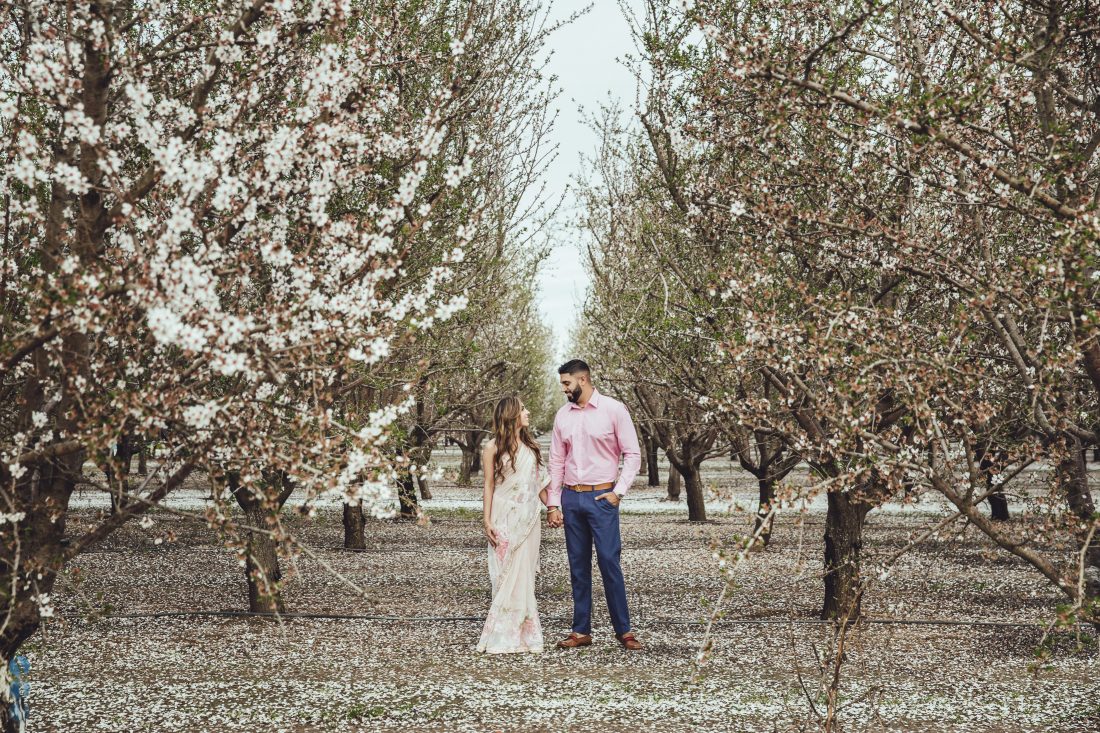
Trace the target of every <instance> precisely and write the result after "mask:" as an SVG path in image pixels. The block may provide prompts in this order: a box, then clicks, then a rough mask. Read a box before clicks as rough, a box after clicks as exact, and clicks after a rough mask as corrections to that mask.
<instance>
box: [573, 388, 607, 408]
mask: <svg viewBox="0 0 1100 733" xmlns="http://www.w3.org/2000/svg"><path fill="white" fill-rule="evenodd" d="M589 405H591V406H592V409H594V410H595V409H597V408H599V406H600V390H598V389H596V388H595V387H593V388H592V394H591V395H589V396H588V402H586V403H585V404H584V407H581V406H580V405H578V404H577V403H576V402H570V403H569V406H570V407H572V408H573V409H574V410H583V409H585V408H586V407H588V406H589Z"/></svg>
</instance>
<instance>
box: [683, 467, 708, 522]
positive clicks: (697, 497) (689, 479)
mask: <svg viewBox="0 0 1100 733" xmlns="http://www.w3.org/2000/svg"><path fill="white" fill-rule="evenodd" d="M681 473H682V474H683V476H684V484H685V486H686V488H687V505H688V521H689V522H705V521H707V508H706V505H705V504H704V503H703V477H702V475H700V473H699V464H698V463H695V462H692V463H688V464H686V465H685V466H684V467H683V468H682V469H681Z"/></svg>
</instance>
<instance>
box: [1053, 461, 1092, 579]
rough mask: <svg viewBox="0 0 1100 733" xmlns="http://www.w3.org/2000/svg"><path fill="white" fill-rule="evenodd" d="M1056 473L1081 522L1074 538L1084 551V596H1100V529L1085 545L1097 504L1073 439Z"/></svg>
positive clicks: (1071, 509) (1061, 487) (1069, 502)
mask: <svg viewBox="0 0 1100 733" xmlns="http://www.w3.org/2000/svg"><path fill="white" fill-rule="evenodd" d="M1056 476H1057V480H1058V486H1059V488H1060V489H1061V490H1062V493H1063V494H1064V495H1065V497H1066V503H1067V504H1068V505H1069V508H1070V511H1072V512H1073V514H1074V515H1075V516H1076V517H1077V519H1078V521H1079V522H1080V526H1079V527H1078V529H1077V538H1078V543H1079V544H1080V545H1082V547H1081V549H1083V550H1084V553H1085V595H1087V596H1088V597H1089V598H1090V599H1094V600H1095V599H1097V598H1098V597H1100V529H1098V530H1097V531H1096V532H1094V533H1093V534H1092V539H1091V541H1089V544H1088V547H1084V546H1083V545H1084V543H1085V541H1086V540H1088V539H1089V530H1090V529H1091V528H1092V526H1093V523H1094V522H1096V506H1095V504H1094V503H1093V501H1092V494H1091V492H1090V491H1089V475H1088V471H1087V469H1086V467H1085V451H1084V450H1083V449H1082V448H1081V446H1080V444H1079V443H1078V442H1077V441H1076V440H1074V441H1072V442H1070V443H1069V446H1068V452H1067V455H1066V457H1065V458H1063V459H1062V460H1061V461H1059V462H1058V466H1057V468H1056Z"/></svg>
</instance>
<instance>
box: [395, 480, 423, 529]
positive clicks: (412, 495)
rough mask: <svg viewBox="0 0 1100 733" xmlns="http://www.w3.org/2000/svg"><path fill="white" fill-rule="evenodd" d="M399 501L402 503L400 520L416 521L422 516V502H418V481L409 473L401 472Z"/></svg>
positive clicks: (398, 491) (399, 514)
mask: <svg viewBox="0 0 1100 733" xmlns="http://www.w3.org/2000/svg"><path fill="white" fill-rule="evenodd" d="M397 499H398V501H399V502H400V503H401V508H400V509H399V510H398V512H399V513H398V517H397V518H398V519H416V518H417V517H418V516H420V502H418V501H417V500H416V481H415V480H414V479H413V477H412V474H411V473H409V472H408V471H399V472H398V477H397Z"/></svg>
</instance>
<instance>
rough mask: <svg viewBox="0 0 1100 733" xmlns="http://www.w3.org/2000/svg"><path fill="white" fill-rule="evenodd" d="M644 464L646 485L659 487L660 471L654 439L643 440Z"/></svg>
mask: <svg viewBox="0 0 1100 733" xmlns="http://www.w3.org/2000/svg"><path fill="white" fill-rule="evenodd" d="M645 463H646V472H647V474H648V481H647V485H649V486H660V485H661V471H660V466H659V465H658V463H657V440H656V439H655V438H652V437H647V438H646V440H645ZM677 490H679V489H677Z"/></svg>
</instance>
